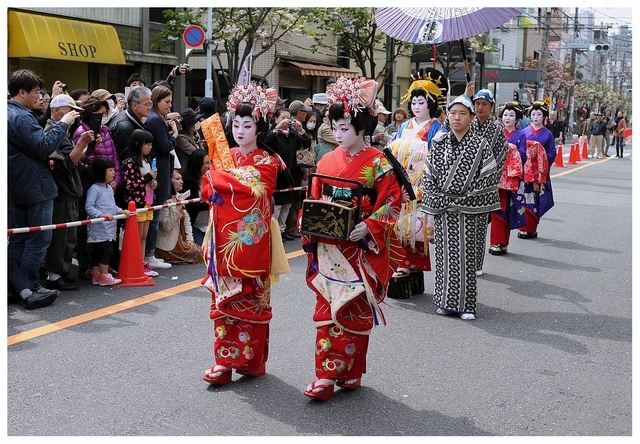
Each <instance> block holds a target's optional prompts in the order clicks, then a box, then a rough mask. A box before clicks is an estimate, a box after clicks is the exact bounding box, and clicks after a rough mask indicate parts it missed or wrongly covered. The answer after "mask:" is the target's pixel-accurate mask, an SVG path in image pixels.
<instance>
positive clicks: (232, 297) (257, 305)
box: [201, 148, 282, 369]
mask: <svg viewBox="0 0 640 444" xmlns="http://www.w3.org/2000/svg"><path fill="white" fill-rule="evenodd" d="M231 154H232V157H233V161H234V164H235V168H231V169H229V170H226V171H216V170H213V169H212V170H209V171H208V172H207V173H206V174H205V176H204V177H203V178H202V187H201V189H202V192H201V198H202V200H203V201H208V202H210V204H211V205H210V208H209V227H208V228H207V233H206V235H205V239H204V242H203V252H204V255H203V256H204V257H205V258H206V262H207V275H206V276H205V278H204V280H203V283H204V284H205V286H206V287H207V288H209V290H211V309H210V313H209V315H210V318H211V319H213V320H214V345H213V352H214V356H215V361H216V364H218V365H223V366H225V367H228V368H234V369H254V368H258V367H260V365H261V364H262V363H263V362H265V361H266V360H267V354H268V344H269V321H270V320H271V303H270V293H271V288H270V281H269V271H270V264H271V261H270V260H267V261H265V258H270V252H271V239H270V221H271V197H272V195H273V190H274V189H275V184H276V176H277V173H278V171H279V170H280V169H281V168H282V161H281V159H280V158H278V157H274V156H271V155H269V153H267V152H266V151H264V150H262V149H257V150H255V151H252V152H251V153H249V154H248V155H247V156H243V155H242V154H241V153H240V149H239V148H234V149H232V150H231Z"/></svg>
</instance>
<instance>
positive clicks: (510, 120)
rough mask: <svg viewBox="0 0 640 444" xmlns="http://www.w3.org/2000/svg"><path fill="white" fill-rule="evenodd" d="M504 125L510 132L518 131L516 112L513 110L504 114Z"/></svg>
mask: <svg viewBox="0 0 640 444" xmlns="http://www.w3.org/2000/svg"><path fill="white" fill-rule="evenodd" d="M502 123H503V124H504V127H505V128H506V129H508V130H509V131H513V130H514V129H516V112H515V111H514V110H512V109H505V110H504V112H503V113H502Z"/></svg>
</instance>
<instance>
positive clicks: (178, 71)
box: [176, 63, 191, 76]
mask: <svg viewBox="0 0 640 444" xmlns="http://www.w3.org/2000/svg"><path fill="white" fill-rule="evenodd" d="M180 68H184V73H185V74H187V73H188V72H191V65H189V64H188V63H181V64H179V65H178V66H176V76H179V75H180V74H182V73H181V72H180Z"/></svg>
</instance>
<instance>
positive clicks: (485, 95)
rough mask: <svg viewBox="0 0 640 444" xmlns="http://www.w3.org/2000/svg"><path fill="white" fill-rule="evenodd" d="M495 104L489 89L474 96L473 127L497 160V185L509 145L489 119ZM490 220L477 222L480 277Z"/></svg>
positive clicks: (500, 131)
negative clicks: (474, 114)
mask: <svg viewBox="0 0 640 444" xmlns="http://www.w3.org/2000/svg"><path fill="white" fill-rule="evenodd" d="M495 103H496V101H495V99H494V98H493V93H492V92H491V91H490V90H488V89H481V90H480V91H478V92H477V93H476V94H475V95H474V96H473V106H474V111H475V113H476V117H475V119H474V121H473V125H474V126H475V127H476V132H477V134H479V135H480V137H484V138H485V139H486V140H487V142H488V143H489V146H490V147H491V150H492V151H493V157H494V158H495V160H496V167H497V170H496V177H495V183H496V184H497V183H498V180H499V179H500V174H501V173H502V167H503V165H504V159H505V157H506V155H507V145H508V144H507V139H506V137H505V135H504V131H503V129H502V126H501V125H500V124H499V123H498V122H496V121H494V120H492V119H490V118H489V116H490V115H491V113H492V112H493V107H494V106H495ZM489 219H490V216H489V217H487V218H486V219H484V220H482V219H478V220H477V222H478V224H479V225H478V226H477V227H476V231H477V232H478V233H483V234H481V235H480V236H477V237H476V239H477V241H478V245H476V248H475V250H476V254H477V256H476V274H477V275H478V276H481V275H482V266H483V264H484V252H485V245H486V243H487V224H488V223H489Z"/></svg>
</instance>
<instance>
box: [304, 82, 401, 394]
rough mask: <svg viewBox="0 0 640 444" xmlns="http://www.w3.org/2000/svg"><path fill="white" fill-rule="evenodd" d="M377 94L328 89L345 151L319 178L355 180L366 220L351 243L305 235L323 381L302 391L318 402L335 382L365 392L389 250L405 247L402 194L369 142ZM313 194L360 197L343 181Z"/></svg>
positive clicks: (329, 160) (350, 85) (328, 160)
mask: <svg viewBox="0 0 640 444" xmlns="http://www.w3.org/2000/svg"><path fill="white" fill-rule="evenodd" d="M376 90H377V84H376V82H375V81H373V80H366V79H364V78H360V79H356V80H353V81H352V80H351V79H347V78H344V77H340V78H338V80H337V82H336V83H335V84H333V85H330V86H329V90H328V91H327V92H328V93H329V95H330V98H329V104H330V108H329V120H330V122H331V127H332V129H333V133H334V135H335V137H336V140H337V141H338V143H339V145H340V146H338V147H337V148H336V149H334V150H333V151H331V152H328V153H327V154H325V155H324V156H323V157H322V159H320V162H318V165H317V172H318V173H319V174H324V175H329V176H332V177H336V178H344V179H352V180H357V181H358V182H360V183H361V184H362V185H363V186H364V191H363V200H362V205H361V217H360V222H359V223H357V224H356V225H355V227H354V229H353V231H352V232H351V234H350V236H349V241H343V240H336V239H329V238H324V237H316V236H307V235H304V236H303V237H302V241H303V248H304V250H305V251H306V252H307V256H308V261H309V263H308V268H307V285H308V286H309V288H311V290H313V292H314V294H315V297H316V305H315V310H314V314H313V321H314V322H315V325H316V341H315V369H316V378H317V379H316V380H315V381H313V382H312V383H311V384H310V385H309V386H308V387H307V388H306V390H305V392H304V394H305V395H306V396H308V397H309V398H312V399H318V400H323V401H326V400H329V399H331V398H332V396H333V392H334V386H335V384H337V385H338V386H339V387H341V388H343V389H347V390H356V389H358V388H360V385H361V380H362V375H363V374H364V373H365V372H366V356H367V348H368V344H369V334H370V333H371V330H372V329H373V326H374V324H378V323H379V322H383V323H384V316H383V314H382V311H381V310H380V308H379V304H380V303H381V302H382V301H383V299H384V297H385V295H386V292H387V285H388V282H389V279H390V277H391V274H392V273H393V264H392V262H391V260H390V249H391V248H392V245H395V248H398V247H399V244H398V243H397V239H396V238H395V233H394V224H395V222H396V219H397V217H398V213H399V211H400V205H401V200H402V191H401V189H400V185H399V182H398V179H397V177H396V175H395V174H394V170H393V169H392V166H391V165H390V163H389V162H388V161H387V158H386V157H385V155H384V154H383V153H381V152H380V151H379V150H377V149H376V148H373V147H371V146H367V144H366V143H365V141H364V136H365V134H367V133H370V132H371V131H372V130H373V128H374V127H375V125H376V118H375V116H374V115H372V113H374V112H375V108H373V107H372V105H373V102H374V99H375V94H376ZM345 92H346V93H345ZM311 196H312V198H314V199H324V200H345V199H346V200H350V199H354V198H355V193H354V190H353V189H352V188H350V187H349V186H348V184H346V183H345V182H341V181H338V180H330V179H324V178H316V179H314V181H313V186H312V189H311ZM303 217H304V216H303Z"/></svg>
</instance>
